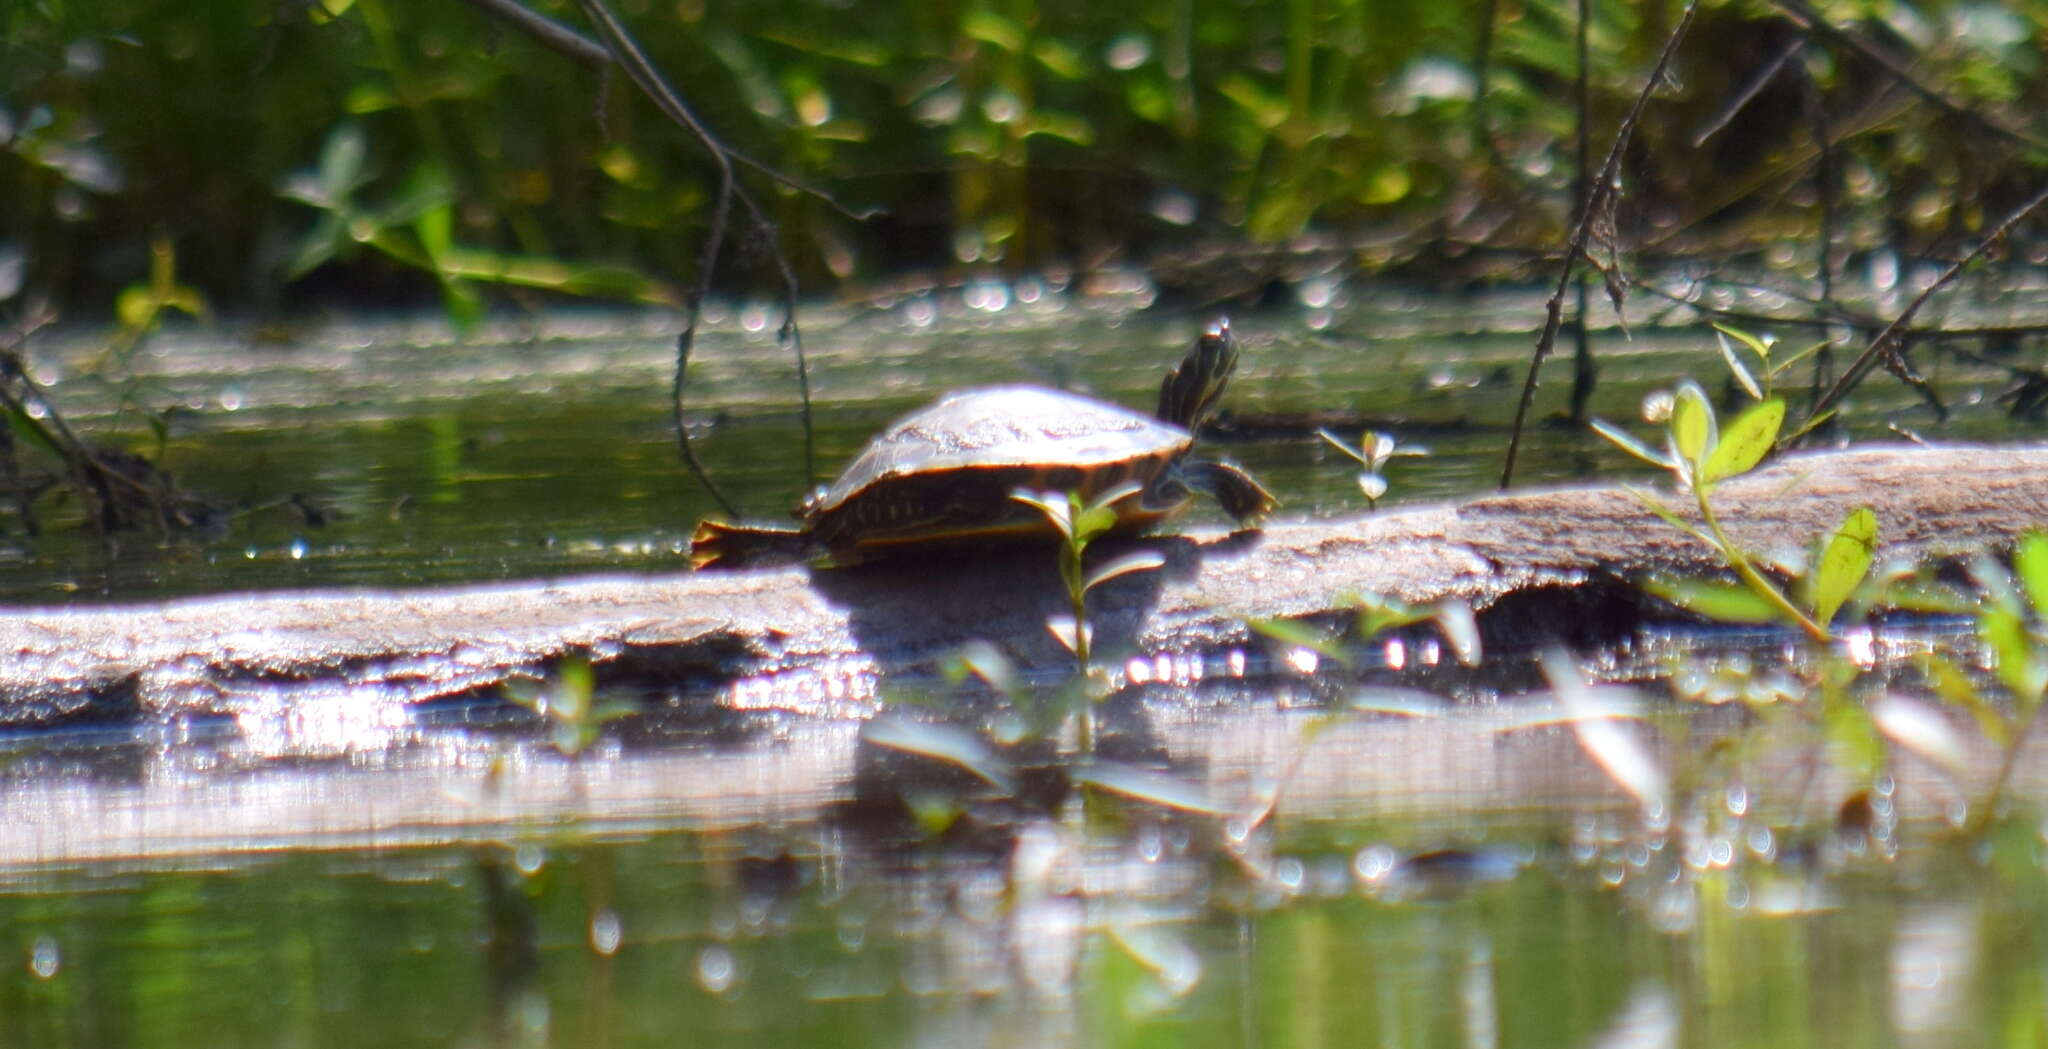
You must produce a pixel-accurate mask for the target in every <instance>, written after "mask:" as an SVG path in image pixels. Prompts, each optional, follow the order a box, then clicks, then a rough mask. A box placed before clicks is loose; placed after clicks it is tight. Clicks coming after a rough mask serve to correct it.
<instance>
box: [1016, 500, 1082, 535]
mask: <svg viewBox="0 0 2048 1049" xmlns="http://www.w3.org/2000/svg"><path fill="white" fill-rule="evenodd" d="M1010 498H1012V499H1015V500H1016V501H1018V502H1020V503H1023V504H1024V505H1026V506H1029V507H1032V508H1034V509H1036V510H1037V511H1038V512H1039V513H1041V514H1044V515H1045V519H1046V520H1047V521H1049V522H1051V523H1052V526H1053V527H1054V528H1055V529H1058V530H1059V533H1060V535H1062V536H1064V537H1066V538H1067V540H1068V541H1070V542H1071V541H1072V540H1073V538H1074V511H1073V508H1072V507H1071V506H1070V505H1069V504H1068V502H1067V496H1066V493H1064V492H1034V491H1032V490H1030V489H1028V488H1019V489H1017V490H1016V491H1014V492H1011V493H1010Z"/></svg>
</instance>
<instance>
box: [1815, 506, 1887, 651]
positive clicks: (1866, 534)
mask: <svg viewBox="0 0 2048 1049" xmlns="http://www.w3.org/2000/svg"><path fill="white" fill-rule="evenodd" d="M1876 552H1877V515H1876V514H1875V513H1872V512H1871V510H1870V508H1869V507H1867V506H1859V507H1857V508H1856V509H1854V510H1851V511H1849V515H1848V516H1847V517H1844V518H1842V523H1841V525H1840V526H1839V527H1837V528H1836V529H1835V534H1834V535H1832V536H1829V537H1828V545H1827V548H1826V549H1824V550H1822V551H1821V554H1820V566H1819V567H1818V568H1817V569H1815V571H1814V581H1813V618H1814V621H1815V622H1817V623H1819V624H1820V625H1821V626H1827V625H1828V621H1829V620H1832V619H1833V618H1835V613H1836V612H1837V611H1839V610H1840V609H1841V607H1842V603H1843V602H1845V601H1847V600H1849V595H1850V594H1853V593H1855V592H1856V588H1857V587H1858V586H1861V585H1862V583H1863V577H1864V576H1866V575H1868V574H1869V573H1870V561H1871V558H1872V557H1873V556H1875V554H1876Z"/></svg>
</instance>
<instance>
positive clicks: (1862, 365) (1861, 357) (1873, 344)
mask: <svg viewBox="0 0 2048 1049" xmlns="http://www.w3.org/2000/svg"><path fill="white" fill-rule="evenodd" d="M2043 203H2048V186H2044V187H2043V188H2042V189H2040V190H2039V191H2037V192H2036V193H2035V194H2034V195H2033V196H2032V197H2031V198H2029V199H2028V200H2027V202H2026V203H2024V204H2021V205H2020V206H2019V207H2018V208H2017V209H2015V210H2014V211H2013V213H2012V214H2010V215H2007V216H2006V217H2005V219H2004V221H2002V222H2000V223H1999V224H1998V225H1997V226H1996V227H1994V228H1993V229H1992V230H1991V232H1989V233H1987V234H1985V235H1984V237H1983V238H1982V239H1981V240H1979V241H1978V242H1977V246H1976V247H1974V248H1971V249H1970V253H1969V254H1967V255H1964V256H1963V257H1962V258H1960V259H1957V260H1956V261H1955V262H1954V263H1953V264H1951V265H1950V266H1949V268H1948V269H1945V270H1943V271H1942V273H1941V276H1939V277H1936V278H1935V279H1934V283H1932V284H1929V285H1928V286H1927V287H1926V288H1924V289H1922V290H1921V292H1920V294H1918V295H1916V296H1914V297H1913V301H1912V302H1909V303H1907V304H1906V308H1905V309H1904V310H1901V311H1900V312H1899V315H1898V317H1897V318H1895V319H1893V321H1892V322H1891V323H1890V324H1888V325H1886V326H1885V329H1884V330H1883V331H1881V332H1878V333H1877V337H1876V338H1874V339H1872V340H1870V345H1868V346H1865V347H1864V348H1863V352H1862V353H1860V354H1857V356H1856V359H1855V360H1854V361H1851V362H1850V363H1849V366H1848V367H1847V368H1845V369H1843V370H1842V377H1841V378H1839V379H1836V380H1835V384H1834V385H1833V386H1830V387H1828V389H1827V392H1825V393H1823V394H1821V395H1820V397H1819V399H1817V400H1815V401H1814V402H1813V407H1812V409H1810V410H1809V411H1808V412H1807V413H1806V422H1807V423H1808V424H1811V423H1812V422H1813V421H1814V420H1815V419H1818V418H1819V417H1820V416H1821V415H1823V414H1825V413H1826V412H1828V411H1830V410H1832V409H1833V408H1834V406H1835V405H1836V404H1837V403H1839V402H1840V401H1841V399H1842V398H1843V397H1844V396H1845V395H1847V394H1848V392H1849V391H1850V390H1852V389H1854V388H1855V386H1856V384H1857V383H1858V382H1861V381H1862V380H1863V376H1864V375H1865V374H1866V373H1868V372H1869V371H1870V369H1871V367H1872V366H1874V365H1876V364H1877V363H1878V362H1880V361H1882V362H1884V365H1885V367H1886V368H1887V369H1888V370H1890V371H1891V372H1892V373H1893V374H1895V375H1898V376H1899V377H1900V378H1901V379H1906V380H1907V381H1909V382H1910V381H1912V380H1911V379H1910V378H1909V376H1910V375H1911V371H1910V370H1909V369H1908V368H1907V367H1906V362H1905V359H1904V357H1903V355H1902V353H1901V348H1902V347H1903V346H1904V345H1905V343H1906V341H1907V338H1906V333H1907V332H1908V331H1910V330H1911V325H1912V323H1913V315H1914V314H1916V313H1919V312H1920V307H1922V306H1924V305H1926V304H1927V300H1928V299H1929V298H1932V297H1933V295H1934V293H1935V292H1937V291H1940V290H1941V289H1942V288H1943V287H1945V286H1946V285H1947V284H1948V283H1949V282H1950V281H1952V280H1955V279H1956V277H1957V276H1958V275H1960V274H1961V273H1962V272H1963V269H1964V267H1967V266H1968V265H1969V264H1970V263H1972V262H1975V261H1977V260H1978V259H1979V258H1982V257H1983V256H1984V253H1985V252H1987V251H1990V250H1991V247H1992V245H1994V244H1997V243H1999V242H2000V241H2002V240H2004V239H2005V235H2006V234H2007V233H2009V232H2011V230H2012V228H2013V227H2014V226H2017V225H2019V224H2020V222H2021V221H2022V220H2024V219H2025V218H2026V217H2027V216H2028V215H2030V214H2032V213H2033V211H2034V209H2035V208H2038V207H2040V206H2041V205H2042V204H2043Z"/></svg>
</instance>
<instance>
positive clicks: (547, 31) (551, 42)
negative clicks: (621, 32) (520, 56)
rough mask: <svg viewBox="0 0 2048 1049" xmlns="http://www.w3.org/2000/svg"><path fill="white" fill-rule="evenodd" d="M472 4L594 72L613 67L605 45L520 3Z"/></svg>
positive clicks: (477, 0) (489, 0) (474, 0)
mask: <svg viewBox="0 0 2048 1049" xmlns="http://www.w3.org/2000/svg"><path fill="white" fill-rule="evenodd" d="M469 2H470V3H471V4H474V5H476V6H477V7H479V8H482V9H483V11H484V12H485V13H487V14H489V15H491V16H493V17H495V18H497V19H499V20H501V21H503V22H505V23H506V24H508V25H510V26H512V27H513V28H515V29H518V30H519V31H520V32H523V33H525V34H526V35H527V36H530V37H532V38H533V39H534V40H535V41H536V42H537V43H539V44H540V45H541V46H542V47H545V48H547V49H548V50H550V51H553V52H555V53H556V54H558V55H561V56H562V57H564V58H567V59H570V60H571V61H575V62H581V63H582V64H584V65H586V66H589V67H590V68H592V69H603V68H604V67H606V66H608V65H611V64H612V53H611V52H610V51H607V50H605V47H604V45H603V44H600V43H598V42H597V41H595V40H592V39H590V38H589V37H587V36H584V35H583V34H582V33H579V32H577V31H575V30H574V29H571V28H569V27H568V26H565V25H563V24H562V23H560V22H557V21H555V20H554V19H552V18H549V17H547V16H546V15H542V14H539V13H538V12H535V11H533V10H531V9H529V8H528V7H526V5H524V4H521V3H519V2H518V0H469Z"/></svg>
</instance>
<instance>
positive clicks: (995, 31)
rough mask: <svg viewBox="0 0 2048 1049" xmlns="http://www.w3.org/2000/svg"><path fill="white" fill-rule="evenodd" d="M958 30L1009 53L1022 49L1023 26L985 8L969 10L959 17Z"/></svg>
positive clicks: (1024, 35)
mask: <svg viewBox="0 0 2048 1049" xmlns="http://www.w3.org/2000/svg"><path fill="white" fill-rule="evenodd" d="M960 32H961V33H962V34H963V35H965V36H968V37H971V38H973V39H975V40H979V41H981V42H982V43H985V44H994V45H995V46H997V47H1000V48H1002V49H1003V50H1005V51H1008V52H1010V53H1011V54H1016V53H1018V52H1020V51H1022V50H1024V42H1025V39H1026V34H1025V32H1024V27H1023V26H1021V25H1018V24H1017V23H1016V22H1013V21H1011V20H1010V19H1008V18H1005V17H1003V16H1002V15H999V14H996V13H995V12H994V11H990V10H988V9H987V8H977V9H974V10H971V11H969V12H968V13H967V14H966V15H965V16H963V17H962V18H961V19H960Z"/></svg>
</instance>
